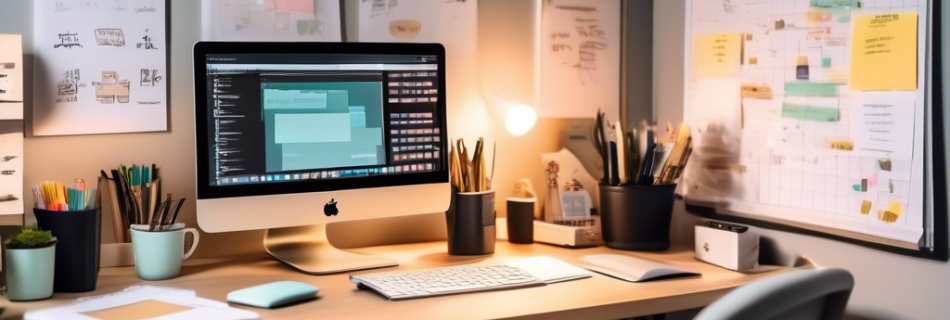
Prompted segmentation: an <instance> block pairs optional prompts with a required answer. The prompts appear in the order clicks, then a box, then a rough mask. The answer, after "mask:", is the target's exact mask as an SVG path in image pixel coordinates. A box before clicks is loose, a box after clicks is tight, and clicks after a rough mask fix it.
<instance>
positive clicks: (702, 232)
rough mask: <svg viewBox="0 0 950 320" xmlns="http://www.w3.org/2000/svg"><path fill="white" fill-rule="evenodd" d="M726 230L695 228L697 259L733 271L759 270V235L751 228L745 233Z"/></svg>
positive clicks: (702, 226) (706, 226) (698, 226)
mask: <svg viewBox="0 0 950 320" xmlns="http://www.w3.org/2000/svg"><path fill="white" fill-rule="evenodd" d="M720 225H721V224H720ZM726 229H728V228H726ZM726 229H722V228H713V227H710V226H708V225H697V226H695V230H696V237H695V239H696V243H695V249H696V259H699V260H702V261H705V262H708V263H711V264H714V265H717V266H720V267H723V268H726V269H729V270H733V271H749V270H754V269H757V268H758V267H759V233H758V232H757V231H756V230H754V229H752V228H751V227H746V229H745V230H744V231H732V230H726Z"/></svg>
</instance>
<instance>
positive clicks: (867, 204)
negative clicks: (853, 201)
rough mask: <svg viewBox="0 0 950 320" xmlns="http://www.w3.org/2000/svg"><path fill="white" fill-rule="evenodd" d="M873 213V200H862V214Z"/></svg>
mask: <svg viewBox="0 0 950 320" xmlns="http://www.w3.org/2000/svg"><path fill="white" fill-rule="evenodd" d="M868 213H871V201H867V200H861V214H868Z"/></svg>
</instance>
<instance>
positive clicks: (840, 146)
mask: <svg viewBox="0 0 950 320" xmlns="http://www.w3.org/2000/svg"><path fill="white" fill-rule="evenodd" d="M830 147H831V148H832V149H835V150H844V151H852V150H854V142H852V141H848V140H832V141H831V146H830Z"/></svg>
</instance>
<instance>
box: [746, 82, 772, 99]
mask: <svg viewBox="0 0 950 320" xmlns="http://www.w3.org/2000/svg"><path fill="white" fill-rule="evenodd" d="M739 92H740V96H741V97H742V98H752V99H762V100H772V87H769V86H768V85H764V84H753V83H743V84H742V87H740V91H739Z"/></svg>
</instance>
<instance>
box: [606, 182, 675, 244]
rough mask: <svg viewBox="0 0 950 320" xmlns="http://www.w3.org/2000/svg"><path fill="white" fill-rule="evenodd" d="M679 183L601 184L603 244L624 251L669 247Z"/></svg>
mask: <svg viewBox="0 0 950 320" xmlns="http://www.w3.org/2000/svg"><path fill="white" fill-rule="evenodd" d="M675 195H676V185H675V184H666V185H655V186H638V185H620V186H610V185H603V184H602V185H600V210H601V214H600V215H601V219H602V220H603V221H602V226H601V228H602V231H603V236H604V244H606V245H607V246H608V247H611V248H614V249H622V250H644V251H648V250H666V249H669V248H670V219H672V218H673V200H674V199H675V198H674V197H675Z"/></svg>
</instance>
